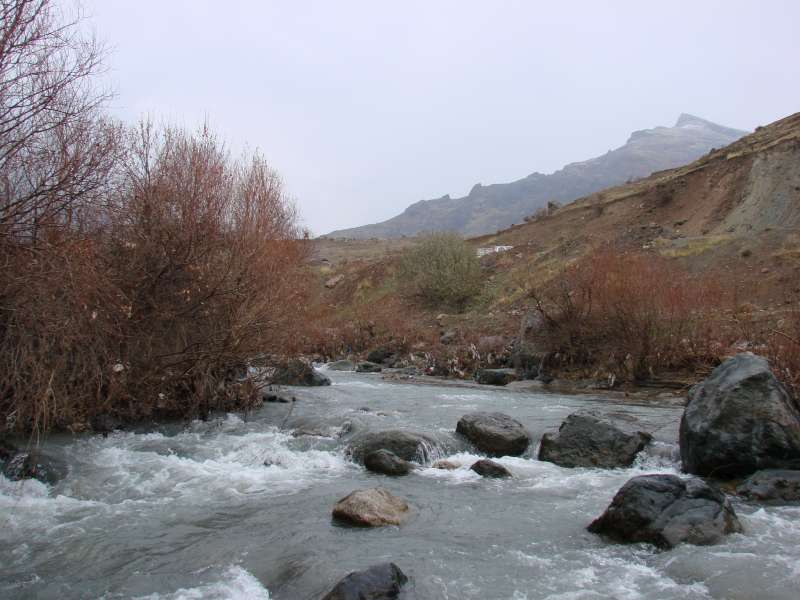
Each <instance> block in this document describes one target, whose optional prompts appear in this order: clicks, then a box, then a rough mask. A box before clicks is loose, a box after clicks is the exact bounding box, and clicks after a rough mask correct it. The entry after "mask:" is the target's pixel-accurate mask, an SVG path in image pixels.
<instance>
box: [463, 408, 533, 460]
mask: <svg viewBox="0 0 800 600" xmlns="http://www.w3.org/2000/svg"><path fill="white" fill-rule="evenodd" d="M456 432H457V433H460V434H461V435H463V436H464V437H466V438H467V439H468V440H469V441H470V442H472V443H473V444H474V445H475V447H476V448H478V450H480V451H481V452H485V453H486V454H488V455H489V456H520V455H521V454H523V453H524V452H525V450H527V449H528V446H529V445H530V443H531V438H530V435H529V434H528V432H527V430H526V429H525V427H524V426H523V425H522V423H520V422H519V421H516V420H514V419H512V418H511V417H509V416H508V415H505V414H503V413H497V412H494V413H489V412H474V413H470V414H468V415H464V416H463V417H461V419H459V421H458V425H456Z"/></svg>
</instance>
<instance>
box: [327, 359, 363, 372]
mask: <svg viewBox="0 0 800 600" xmlns="http://www.w3.org/2000/svg"><path fill="white" fill-rule="evenodd" d="M328 369H329V370H331V371H355V370H356V363H354V362H353V361H352V360H337V361H335V362H332V363H328Z"/></svg>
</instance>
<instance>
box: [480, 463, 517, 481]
mask: <svg viewBox="0 0 800 600" xmlns="http://www.w3.org/2000/svg"><path fill="white" fill-rule="evenodd" d="M470 470H472V471H475V472H476V473H477V474H478V475H480V476H481V477H491V478H494V479H504V478H506V477H513V475H512V474H511V471H509V470H508V469H506V468H505V467H504V466H503V465H501V464H499V463H496V462H494V461H493V460H489V459H488V458H484V459H482V460H479V461H477V462H476V463H474V464H473V465H472V466H471V467H470Z"/></svg>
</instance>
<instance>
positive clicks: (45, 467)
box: [3, 450, 67, 485]
mask: <svg viewBox="0 0 800 600" xmlns="http://www.w3.org/2000/svg"><path fill="white" fill-rule="evenodd" d="M66 474H67V466H66V465H65V464H64V463H63V462H62V461H60V460H59V459H57V458H54V457H52V456H48V455H47V454H44V453H42V452H39V451H37V450H34V451H31V452H25V451H22V452H17V453H16V454H12V455H9V456H7V458H6V459H5V460H4V461H3V475H5V476H6V477H7V478H8V479H10V480H11V481H21V480H23V479H38V480H39V481H41V482H42V483H47V484H50V485H54V484H56V483H58V482H59V481H60V480H61V479H63V478H64V477H65V476H66Z"/></svg>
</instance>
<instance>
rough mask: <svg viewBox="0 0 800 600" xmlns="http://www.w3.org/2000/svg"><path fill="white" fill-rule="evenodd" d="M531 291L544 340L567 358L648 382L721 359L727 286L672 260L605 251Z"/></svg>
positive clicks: (568, 361) (540, 340)
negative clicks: (716, 348) (718, 339)
mask: <svg viewBox="0 0 800 600" xmlns="http://www.w3.org/2000/svg"><path fill="white" fill-rule="evenodd" d="M531 295H532V299H533V301H534V307H535V309H536V311H537V312H538V313H539V315H540V316H541V318H542V323H543V325H542V327H541V328H540V329H539V331H538V334H537V335H538V338H539V339H538V340H537V341H538V342H539V343H540V344H541V345H543V346H545V347H546V349H547V350H548V351H550V352H551V353H553V355H555V356H557V357H558V359H559V360H560V361H562V363H567V364H571V365H576V366H589V367H603V368H606V369H608V370H609V371H611V372H613V373H614V374H617V375H621V376H628V377H632V378H634V379H637V380H644V379H648V378H650V377H652V376H653V375H654V374H655V373H656V372H658V371H659V370H664V369H670V368H686V367H692V366H695V365H699V364H701V363H703V362H704V361H708V360H713V356H712V355H713V351H712V344H713V341H714V339H715V336H716V327H717V321H718V316H717V315H718V312H719V311H718V307H719V302H720V296H721V295H722V288H721V286H720V285H719V284H718V282H717V281H716V280H715V279H714V278H712V277H706V278H696V277H691V276H690V275H689V274H688V273H686V272H685V271H683V270H682V269H681V268H679V267H678V266H677V265H676V264H674V263H672V262H670V261H668V260H667V259H662V258H660V257H656V256H652V255H645V254H625V253H617V252H615V251H613V250H603V251H600V252H598V253H596V254H595V255H593V256H591V257H589V258H587V259H584V260H583V261H581V262H579V263H578V264H575V265H572V266H570V267H568V268H567V269H565V270H564V271H563V272H562V273H561V274H560V275H558V276H557V277H556V278H555V279H554V280H553V281H551V282H550V283H549V284H548V285H546V286H542V287H538V288H535V289H534V290H533V292H532V294H531Z"/></svg>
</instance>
